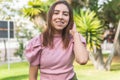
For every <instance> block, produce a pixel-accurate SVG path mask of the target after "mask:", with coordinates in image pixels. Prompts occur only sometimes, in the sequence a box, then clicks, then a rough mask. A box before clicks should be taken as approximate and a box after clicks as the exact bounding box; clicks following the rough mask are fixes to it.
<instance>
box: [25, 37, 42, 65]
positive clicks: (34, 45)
mask: <svg viewBox="0 0 120 80" xmlns="http://www.w3.org/2000/svg"><path fill="white" fill-rule="evenodd" d="M39 38H40V37H35V38H33V39H31V40H30V41H29V43H28V45H27V46H26V48H25V51H24V53H25V56H26V58H27V60H28V61H29V63H30V65H40V51H41V50H42V48H41V43H40V39H39Z"/></svg>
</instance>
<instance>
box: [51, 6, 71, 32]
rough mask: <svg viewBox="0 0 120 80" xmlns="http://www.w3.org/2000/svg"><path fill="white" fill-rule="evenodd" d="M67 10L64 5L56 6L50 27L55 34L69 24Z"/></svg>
mask: <svg viewBox="0 0 120 80" xmlns="http://www.w3.org/2000/svg"><path fill="white" fill-rule="evenodd" d="M69 18H70V16H69V10H68V8H67V6H66V5H64V4H58V5H56V6H55V9H54V12H53V16H52V21H51V22H52V26H53V27H54V29H55V33H59V32H62V30H63V29H64V28H65V27H66V26H67V24H68V22H69Z"/></svg>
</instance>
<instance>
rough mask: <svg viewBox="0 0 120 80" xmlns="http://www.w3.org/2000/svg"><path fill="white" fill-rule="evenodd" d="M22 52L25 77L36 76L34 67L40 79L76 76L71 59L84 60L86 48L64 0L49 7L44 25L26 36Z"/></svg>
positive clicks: (32, 79) (72, 78) (65, 79)
mask: <svg viewBox="0 0 120 80" xmlns="http://www.w3.org/2000/svg"><path fill="white" fill-rule="evenodd" d="M25 55H26V57H27V59H28V61H29V62H30V68H29V80H37V73H38V69H40V80H77V79H76V78H75V77H76V76H75V72H74V70H73V61H74V59H76V61H77V62H78V63H79V64H86V63H87V61H88V51H87V50H86V47H85V39H84V38H83V37H82V36H81V35H80V34H79V33H78V32H77V31H76V26H75V24H74V20H73V11H72V9H71V7H70V5H69V4H68V3H67V2H66V1H57V2H55V3H54V4H53V5H52V6H51V7H50V10H49V12H48V19H47V29H46V30H45V31H44V32H43V33H42V34H40V35H39V36H37V37H34V38H33V39H32V40H30V42H29V44H28V45H27V46H26V50H25Z"/></svg>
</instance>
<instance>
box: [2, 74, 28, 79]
mask: <svg viewBox="0 0 120 80" xmlns="http://www.w3.org/2000/svg"><path fill="white" fill-rule="evenodd" d="M27 78H28V75H19V76H10V77H6V78H2V79H1V80H23V79H27ZM27 80H28V79H27Z"/></svg>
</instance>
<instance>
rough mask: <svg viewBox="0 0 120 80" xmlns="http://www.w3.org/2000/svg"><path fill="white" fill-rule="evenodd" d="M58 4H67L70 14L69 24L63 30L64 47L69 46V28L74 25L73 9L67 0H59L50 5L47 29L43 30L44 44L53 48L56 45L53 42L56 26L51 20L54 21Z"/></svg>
mask: <svg viewBox="0 0 120 80" xmlns="http://www.w3.org/2000/svg"><path fill="white" fill-rule="evenodd" d="M57 4H64V5H66V6H67V8H68V10H69V16H70V18H69V22H68V25H67V26H66V27H65V28H64V29H63V31H62V41H63V47H64V48H67V47H68V45H69V41H70V34H69V30H70V29H72V26H73V10H72V8H71V7H70V5H69V4H68V3H67V2H66V1H57V2H55V3H54V4H53V5H52V6H51V7H50V9H49V11H48V15H47V29H46V30H45V31H44V32H43V46H50V47H51V48H53V47H54V44H53V37H54V28H53V27H52V24H51V21H52V16H53V12H54V8H55V6H56V5H57Z"/></svg>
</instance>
